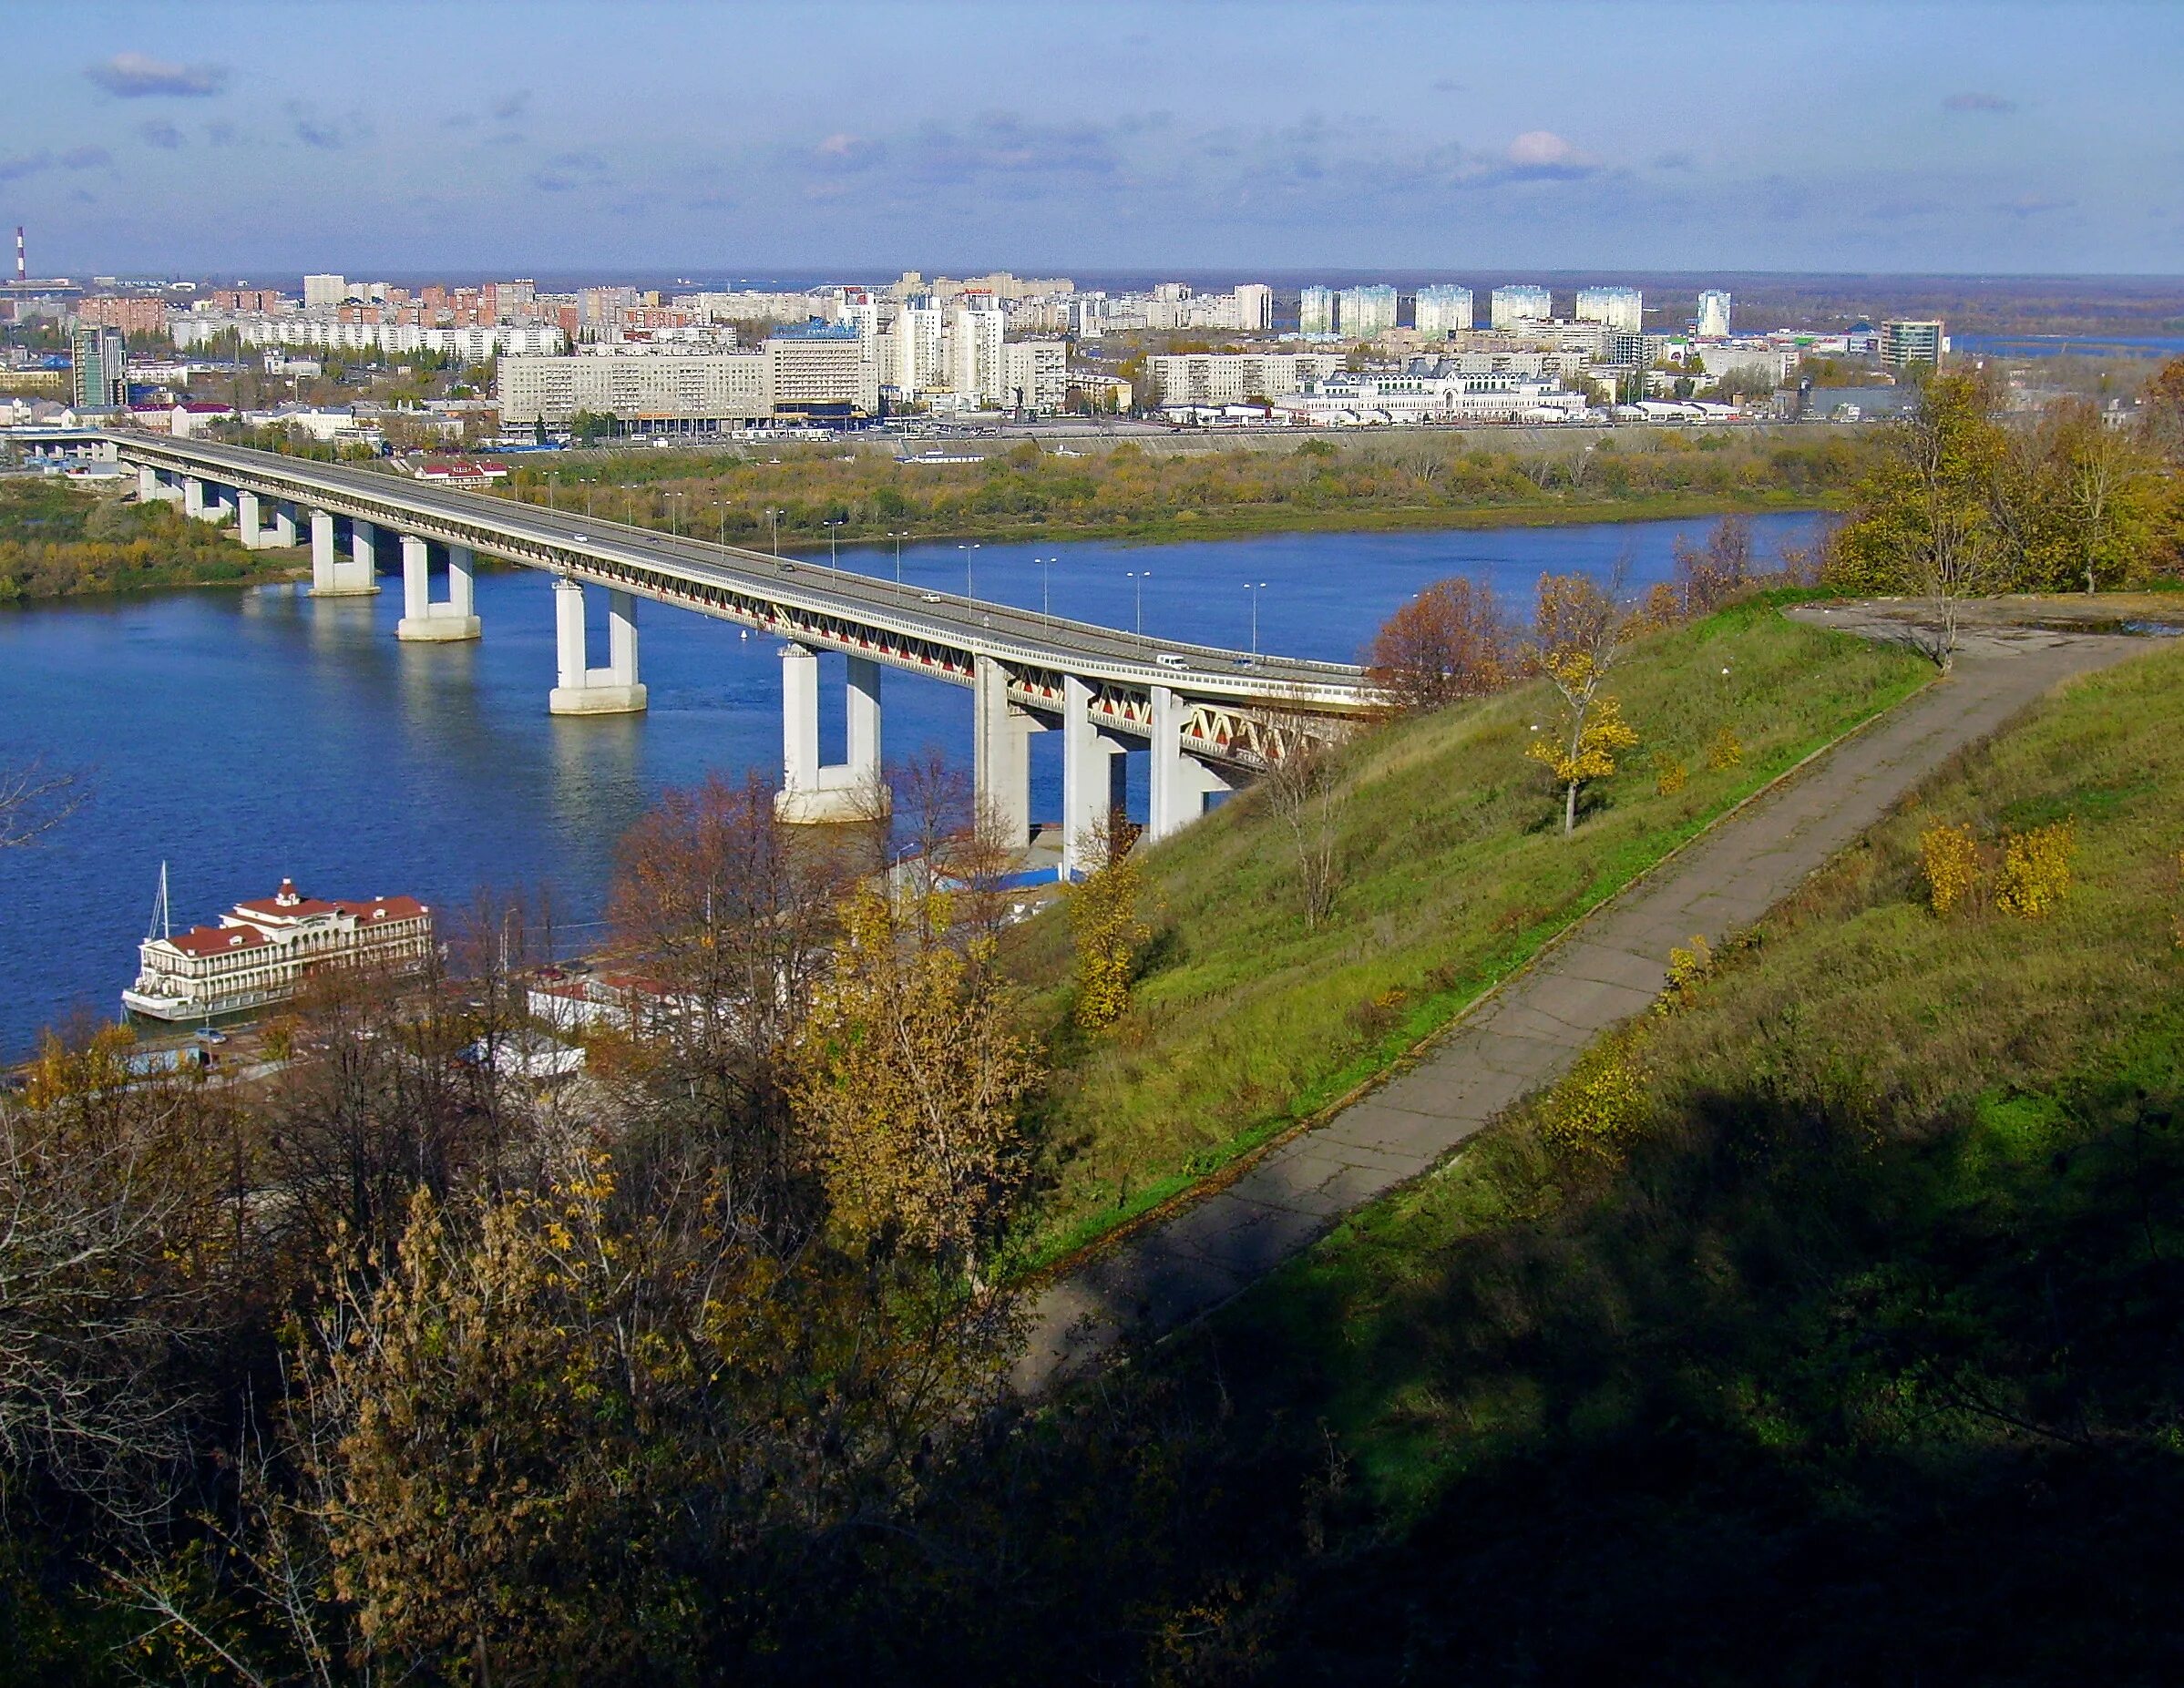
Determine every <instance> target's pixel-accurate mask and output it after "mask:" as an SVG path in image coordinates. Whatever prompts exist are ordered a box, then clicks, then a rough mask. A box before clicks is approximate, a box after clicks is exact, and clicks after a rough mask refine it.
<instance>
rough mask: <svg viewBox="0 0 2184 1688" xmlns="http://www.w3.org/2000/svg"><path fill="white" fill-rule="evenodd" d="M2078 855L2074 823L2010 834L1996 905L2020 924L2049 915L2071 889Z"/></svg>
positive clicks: (2059, 822) (2004, 853)
mask: <svg viewBox="0 0 2184 1688" xmlns="http://www.w3.org/2000/svg"><path fill="white" fill-rule="evenodd" d="M2076 854H2077V823H2076V821H2057V822H2056V823H2055V824H2054V825H2052V826H2036V827H2035V828H2034V829H2033V830H2032V831H2031V832H2029V833H2012V834H2010V835H2009V839H2008V841H2007V842H2006V844H2005V845H2004V847H2003V855H2002V884H2001V885H2000V886H1999V887H1998V888H1997V889H1996V891H1995V893H1994V901H1995V903H1996V904H1997V905H1999V906H2000V907H2001V908H2002V909H2003V910H2004V911H2005V913H2008V914H2012V915H2015V916H2018V918H2020V919H2022V920H2037V919H2039V918H2040V917H2041V916H2044V915H2046V914H2048V913H2050V912H2052V911H2053V910H2054V908H2055V905H2056V904H2057V903H2060V902H2061V901H2062V900H2063V895H2064V894H2065V893H2066V892H2067V891H2068V890H2069V889H2070V862H2071V858H2072V857H2073V856H2074V855H2076Z"/></svg>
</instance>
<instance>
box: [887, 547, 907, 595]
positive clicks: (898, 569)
mask: <svg viewBox="0 0 2184 1688" xmlns="http://www.w3.org/2000/svg"><path fill="white" fill-rule="evenodd" d="M887 537H888V538H890V539H892V540H894V541H895V596H896V597H897V598H900V597H901V596H902V542H903V541H904V540H905V539H907V538H908V537H910V536H909V535H908V534H907V533H890V534H889V535H888V536H887Z"/></svg>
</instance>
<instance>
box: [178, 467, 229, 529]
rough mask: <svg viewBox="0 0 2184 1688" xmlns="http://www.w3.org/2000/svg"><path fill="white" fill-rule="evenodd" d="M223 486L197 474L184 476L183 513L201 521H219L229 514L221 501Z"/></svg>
mask: <svg viewBox="0 0 2184 1688" xmlns="http://www.w3.org/2000/svg"><path fill="white" fill-rule="evenodd" d="M221 491H222V488H221V487H220V486H218V485H217V484H216V483H214V482H212V481H208V480H205V479H203V478H201V477H200V476H195V475H185V476H183V477H182V514H183V515H184V516H188V517H193V518H194V519H196V520H198V521H200V522H217V521H219V520H220V517H223V516H225V515H226V514H227V506H226V505H224V504H223V503H222V502H221V501H220V494H221Z"/></svg>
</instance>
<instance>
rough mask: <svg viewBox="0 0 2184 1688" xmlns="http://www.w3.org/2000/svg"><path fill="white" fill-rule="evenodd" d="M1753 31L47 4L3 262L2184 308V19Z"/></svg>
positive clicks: (1242, 15)
mask: <svg viewBox="0 0 2184 1688" xmlns="http://www.w3.org/2000/svg"><path fill="white" fill-rule="evenodd" d="M41 13H49V14H50V22H51V23H52V25H53V26H52V27H38V26H36V20H37V16H38V15H39V14H41ZM2062 15H2063V14H2062V13H2061V12H2060V11H2059V10H2058V9H2057V8H2055V7H2052V6H2042V5H2015V6H2011V5H1929V6H1922V7H1909V8H1907V7H1902V6H1896V7H1881V6H1871V5H1829V6H1820V5H1782V6H1779V7H1776V8H1774V9H1772V10H1771V11H1769V12H1768V13H1765V14H1762V15H1761V16H1760V17H1759V19H1758V21H1757V22H1756V23H1753V22H1746V23H1744V24H1743V26H1741V27H1739V28H1737V29H1735V30H1731V29H1729V28H1727V27H1720V28H1709V27H1707V20H1708V19H1709V17H1714V18H1718V19H1720V20H1721V21H1722V23H1723V24H1725V25H1726V24H1727V23H1728V20H1729V19H1730V18H1731V16H1732V14H1730V13H1728V11H1726V10H1717V8H1711V7H1689V6H1684V7H1664V6H1658V5H1638V4H1634V5H1612V6H1604V5H1532V6H1510V5H1474V6H1465V7H1462V8H1461V9H1458V8H1444V9H1428V8H1425V7H1422V6H1414V5H1367V4H1359V5H1319V6H1315V7H1310V8H1306V7H1298V6H1282V5H1277V6H1266V7H1253V8H1249V9H1248V10H1246V9H1245V8H1242V7H1237V6H1233V5H1223V4H1217V3H1215V0H1203V3H1201V4H1195V5H1191V4H1186V5H1181V6H1176V5H1168V6H1162V7H1152V6H1143V5H1134V4H1118V5H1106V6H1101V7H1096V8H1087V9H1082V10H1078V11H1071V12H1060V11H1056V12H1048V11H1042V10H1039V9H1036V8H1028V7H1023V6H1003V5H988V4H984V3H983V0H979V3H975V4H974V3H966V4H961V5H944V6H927V7H918V8H911V7H907V6H881V5H869V4H867V5H816V6H809V7H799V8H795V9H793V10H792V9H788V8H773V7H741V8H736V9H733V11H732V10H729V9H727V8H715V7H701V6H697V5H672V4H659V5H643V6H633V7H619V8H616V9H615V10H614V11H613V12H611V13H608V12H603V11H601V10H600V9H599V8H596V7H591V6H587V5H556V4H546V5H531V6H526V7H524V8H521V9H520V10H518V9H516V8H491V9H487V10H486V11H483V12H478V11H468V12H463V13H459V14H452V17H453V19H454V21H452V22H451V21H450V17H451V14H450V13H449V12H448V11H447V10H445V9H434V8H426V7H421V6H417V5H405V4H395V5H376V6H373V7H369V8H365V7H362V6H355V7H344V6H338V5H336V6H323V7H315V8H311V9H310V10H308V11H303V12H299V11H296V10H294V9H292V8H280V7H276V6H272V5H260V4H231V5H218V4H208V5H198V6H192V7H190V8H186V9H185V8H177V7H167V6H156V5H129V4H116V5H72V6H69V7H67V8H66V10H65V12H64V10H63V8H60V7H58V6H57V5H56V6H47V5H43V4H42V3H36V4H31V5H24V6H22V7H19V8H18V9H17V10H16V11H15V14H14V21H15V25H16V29H15V36H14V38H13V39H12V40H11V43H10V49H11V54H12V55H13V56H14V58H15V70H16V75H15V77H14V78H12V79H13V80H14V81H15V84H16V87H15V88H14V89H13V90H11V93H12V94H13V96H14V97H12V98H11V101H10V102H9V108H8V110H7V112H6V113H5V115H0V222H5V223H10V224H12V223H16V222H21V223H26V224H28V225H30V226H31V227H32V230H33V240H34V243H35V247H36V251H35V252H34V256H33V267H34V269H36V270H40V271H47V272H52V271H64V272H71V273H88V272H89V271H93V270H97V271H103V272H118V271H180V272H200V273H216V272H217V273H235V274H248V273H251V272H253V271H258V272H276V271H281V272H284V271H302V270H304V269H313V268H319V267H328V266H331V267H337V268H348V269H350V270H352V271H359V270H374V271H416V270H420V269H426V268H432V267H446V268H450V269H476V268H479V267H482V266H491V267H494V268H497V269H501V270H516V271H526V272H528V271H533V270H538V271H545V270H570V269H579V268H592V269H625V270H634V269H675V268H686V269H708V270H715V271H717V270H722V269H725V268H734V269H736V270H739V271H743V272H746V273H749V272H755V271H766V270H815V269H818V270H825V269H836V270H851V269H857V270H876V269H880V268H885V267H886V266H888V265H890V264H898V263H905V262H907V263H923V264H925V265H927V266H928V267H929V268H939V267H942V266H944V265H945V266H948V267H951V268H955V269H964V270H968V269H972V268H983V267H989V266H990V265H994V264H1009V265H1013V266H1014V267H1017V268H1019V269H1027V268H1034V267H1041V266H1045V267H1050V268H1067V267H1073V268H1075V269H1077V270H1080V271H1102V270H1105V271H1129V270H1133V269H1140V268H1145V267H1155V266H1159V267H1169V268H1174V269H1196V270H1220V269H1228V268H1238V267H1245V266H1256V267H1259V268H1262V269H1265V270H1268V271H1277V272H1294V271H1300V270H1305V269H1309V268H1312V267H1315V266H1318V267H1322V268H1326V269H1328V270H1330V271H1336V270H1340V271H1371V270H1375V269H1379V270H1400V269H1415V270H1430V271H1441V270H1453V269H1469V270H1471V271H1481V272H1483V271H1496V270H1502V269H1506V268H1509V267H1512V266H1523V265H1529V266H1533V267H1535V268H1537V269H1539V270H1541V271H1580V270H1584V271H1601V270H1608V269H1615V268H1623V269H1627V270H1630V271H1701V270H1706V269H1721V270H1731V271H1816V270H1820V271H1846V270H1865V271H1876V272H1919V273H1933V274H1955V273H1976V272H2001V273H2017V274H2037V273H2085V274H2092V273H2113V274H2134V273H2135V274H2158V273H2166V272H2171V271H2176V270H2178V269H2179V268H2184V265H2179V262H2178V260H2177V257H2176V254H2177V253H2178V251H2179V250H2180V246H2184V243H2180V241H2179V235H2184V195H2180V193H2179V189H2177V188H2176V187H2175V186H2174V185H2173V184H2174V183H2175V181H2176V179H2177V177H2178V171H2177V169H2176V166H2177V164H2178V163H2179V153H2180V152H2184V143H2179V139H2178V138H2177V136H2176V134H2175V133H2174V129H2173V125H2172V124H2170V123H2169V122H2168V120H2167V118H2166V117H2165V113H2166V111H2167V109H2168V104H2167V102H2168V93H2167V88H2166V84H2167V81H2168V77H2169V69H2170V67H2171V66H2173V65H2174V64H2175V63H2176V62H2177V60H2178V50H2177V49H2178V48H2179V46H2184V18H2179V16H2178V15H2176V14H2174V13H2172V12H2169V11H2166V10H2163V9H2160V8H2155V7H2150V6H2144V5H2087V6H2076V7H2073V8H2071V9H2070V12H2069V27H2068V28H2067V29H2066V30H2058V29H2057V28H2056V23H2057V22H2058V20H2059V19H2060V18H2061V16H2062ZM1737 16H1739V17H1740V16H1741V15H1737ZM1604 39H1619V40H1621V41H1623V42H1624V43H1625V44H1626V50H1623V51H1621V52H1620V53H1619V54H1618V56H1617V58H1616V63H1617V66H1618V72H1619V75H1618V77H1617V78H1616V79H1615V81H1614V82H1613V83H1612V84H1609V85H1604V83H1603V81H1602V79H1601V77H1600V74H1599V54H1600V50H1601V46H1602V43H1603V41H1604ZM1376 43H1381V44H1387V45H1389V46H1392V45H1395V44H1400V46H1401V47H1402V51H1401V52H1400V54H1393V55H1384V54H1379V53H1375V52H1374V51H1372V50H1371V49H1372V48H1373V46H1374V45H1375V44H1376ZM602 90H605V91H606V92H605V93H603V94H602Z"/></svg>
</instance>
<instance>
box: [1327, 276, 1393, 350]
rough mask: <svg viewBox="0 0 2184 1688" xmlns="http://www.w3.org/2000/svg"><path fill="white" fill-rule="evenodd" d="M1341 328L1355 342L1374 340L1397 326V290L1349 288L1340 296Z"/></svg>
mask: <svg viewBox="0 0 2184 1688" xmlns="http://www.w3.org/2000/svg"><path fill="white" fill-rule="evenodd" d="M1340 302H1341V306H1342V319H1341V328H1342V332H1343V333H1344V334H1345V335H1347V336H1348V338H1349V339H1352V340H1371V339H1374V338H1376V337H1378V336H1379V335H1380V334H1383V333H1385V332H1387V331H1388V330H1389V329H1391V328H1393V327H1394V326H1395V304H1396V295H1395V289H1394V288H1392V287H1389V286H1386V285H1385V284H1383V285H1381V286H1379V287H1346V288H1344V289H1343V290H1342V292H1341V296H1340Z"/></svg>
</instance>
